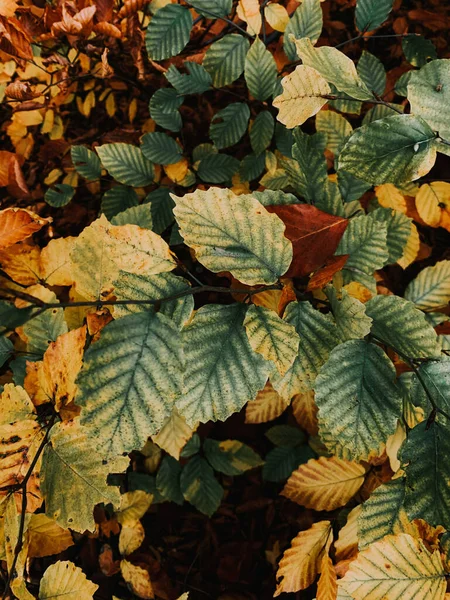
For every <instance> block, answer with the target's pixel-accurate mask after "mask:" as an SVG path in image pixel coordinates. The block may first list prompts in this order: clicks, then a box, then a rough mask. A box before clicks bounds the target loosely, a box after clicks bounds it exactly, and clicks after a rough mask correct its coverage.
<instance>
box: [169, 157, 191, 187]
mask: <svg viewBox="0 0 450 600" xmlns="http://www.w3.org/2000/svg"><path fill="white" fill-rule="evenodd" d="M188 166H189V163H188V161H187V159H186V158H182V159H181V160H179V161H178V162H177V163H175V164H173V165H164V171H165V172H166V175H167V177H168V178H169V179H171V180H172V181H173V182H174V183H180V182H181V181H183V179H184V178H185V177H186V173H187V172H188Z"/></svg>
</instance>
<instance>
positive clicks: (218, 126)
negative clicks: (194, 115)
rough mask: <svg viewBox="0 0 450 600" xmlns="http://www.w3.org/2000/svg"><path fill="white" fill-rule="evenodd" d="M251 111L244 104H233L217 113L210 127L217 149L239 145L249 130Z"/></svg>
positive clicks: (210, 133)
mask: <svg viewBox="0 0 450 600" xmlns="http://www.w3.org/2000/svg"><path fill="white" fill-rule="evenodd" d="M249 118H250V109H249V108H248V106H247V104H244V103H243V102H232V103H231V104H228V106H227V107H226V108H224V109H222V110H219V112H217V113H216V114H215V115H214V116H213V118H212V120H211V125H210V127H209V137H210V138H211V139H212V141H213V142H214V145H215V146H216V148H218V149H219V150H221V149H222V148H228V147H229V146H234V144H237V143H238V142H239V140H240V139H241V137H242V136H243V135H244V133H245V132H246V130H247V126H248V120H249Z"/></svg>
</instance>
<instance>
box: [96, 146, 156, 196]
mask: <svg viewBox="0 0 450 600" xmlns="http://www.w3.org/2000/svg"><path fill="white" fill-rule="evenodd" d="M96 150H97V153H98V155H99V156H100V160H101V161H102V165H103V166H104V167H105V169H106V170H107V171H108V173H109V174H110V175H111V177H114V179H115V180H116V181H118V182H119V183H124V184H125V185H131V186H133V187H142V186H145V185H150V183H152V182H153V178H154V176H155V172H154V169H153V165H152V163H151V162H150V161H149V160H147V159H146V158H145V156H144V155H143V154H142V152H141V150H140V148H138V147H137V146H132V145H131V144H122V143H119V144H105V145H104V146H97V148H96Z"/></svg>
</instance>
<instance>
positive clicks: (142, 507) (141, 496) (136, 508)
mask: <svg viewBox="0 0 450 600" xmlns="http://www.w3.org/2000/svg"><path fill="white" fill-rule="evenodd" d="M152 500H153V495H152V494H148V493H147V492H144V491H142V490H135V491H133V492H126V493H125V494H122V496H121V497H120V510H119V511H118V512H117V513H116V518H117V521H118V522H119V523H120V524H121V525H126V526H128V527H130V526H133V525H134V524H135V523H137V522H138V521H139V519H141V518H142V517H143V516H144V515H145V513H146V512H147V511H148V509H149V508H150V504H151V503H152Z"/></svg>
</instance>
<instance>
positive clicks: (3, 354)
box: [0, 336, 14, 367]
mask: <svg viewBox="0 0 450 600" xmlns="http://www.w3.org/2000/svg"><path fill="white" fill-rule="evenodd" d="M13 352H14V345H13V343H12V342H11V340H10V339H9V338H7V337H4V336H2V337H0V367H3V365H4V364H5V362H6V361H7V360H8V359H9V357H10V356H11V355H12V354H13Z"/></svg>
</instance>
